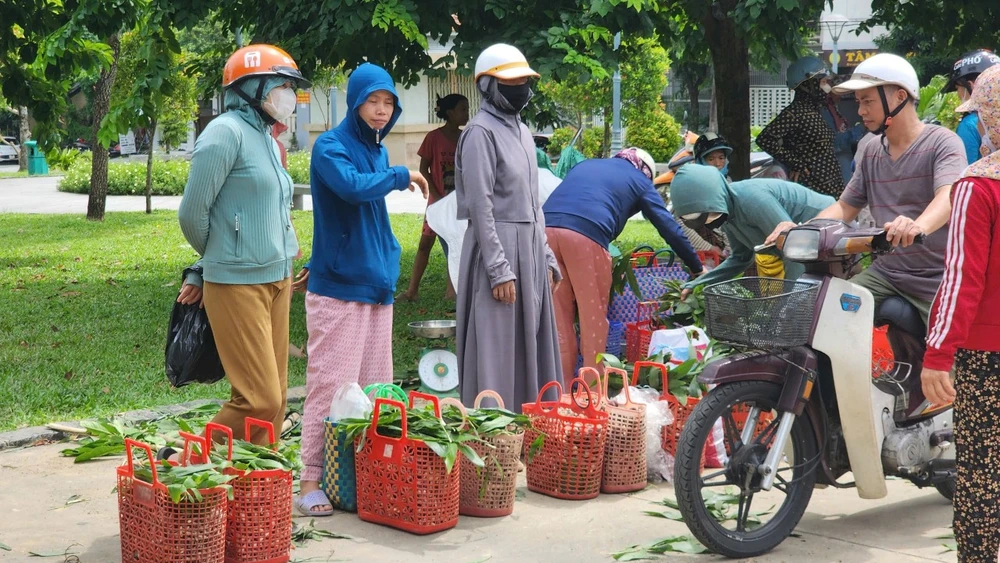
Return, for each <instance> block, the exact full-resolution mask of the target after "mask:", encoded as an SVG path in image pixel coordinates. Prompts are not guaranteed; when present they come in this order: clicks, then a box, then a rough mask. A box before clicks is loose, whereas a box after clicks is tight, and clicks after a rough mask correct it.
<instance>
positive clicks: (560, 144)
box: [546, 127, 576, 155]
mask: <svg viewBox="0 0 1000 563" xmlns="http://www.w3.org/2000/svg"><path fill="white" fill-rule="evenodd" d="M574 135H576V129H574V128H572V127H560V128H558V129H556V130H555V131H553V132H552V136H551V137H549V146H548V147H546V150H548V152H549V154H553V155H557V154H560V153H561V152H562V151H563V149H565V148H566V146H567V145H569V142H570V141H572V140H573V136H574Z"/></svg>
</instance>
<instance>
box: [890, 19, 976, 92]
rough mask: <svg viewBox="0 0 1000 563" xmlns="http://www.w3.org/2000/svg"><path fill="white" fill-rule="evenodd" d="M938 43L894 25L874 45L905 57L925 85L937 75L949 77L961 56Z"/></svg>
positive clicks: (930, 37) (913, 30)
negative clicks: (956, 60)
mask: <svg viewBox="0 0 1000 563" xmlns="http://www.w3.org/2000/svg"><path fill="white" fill-rule="evenodd" d="M938 41H939V39H936V38H934V37H932V36H927V35H925V34H924V33H923V32H922V31H921V30H920V29H918V28H913V27H910V26H902V25H895V26H892V27H890V28H889V33H888V34H886V35H883V36H882V37H879V38H877V39H875V44H876V45H878V48H879V49H880V50H882V51H884V52H887V53H896V54H898V55H902V56H905V57H906V59H907V60H908V61H910V64H912V65H913V68H914V70H916V71H917V76H919V77H920V83H921V84H926V83H927V82H929V81H930V80H931V78H933V77H935V76H937V75H939V74H943V75H946V76H947V75H950V74H951V69H952V65H953V64H954V62H955V59H957V58H958V57H959V56H960V55H961V53H956V52H955V51H954V49H953V48H952V47H947V46H945V47H944V48H942V47H939V46H938Z"/></svg>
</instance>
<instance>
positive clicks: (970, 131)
mask: <svg viewBox="0 0 1000 563" xmlns="http://www.w3.org/2000/svg"><path fill="white" fill-rule="evenodd" d="M998 63H1000V57H998V56H996V55H994V54H993V52H992V51H989V50H988V49H980V50H978V51H972V52H971V53H966V54H964V55H962V58H961V59H958V60H957V61H955V66H954V68H953V69H952V71H951V79H950V80H949V81H948V84H946V85H945V87H944V89H943V90H942V92H951V91H952V90H956V91H958V97H959V98H961V99H962V101H963V102H968V101H969V98H971V97H972V88H973V87H974V86H975V84H976V79H977V78H979V75H980V73H982V72H983V71H984V70H986V69H988V68H990V67H991V66H993V65H995V64H998ZM978 124H979V115H978V114H977V112H974V111H969V112H964V115H963V116H962V120H961V121H959V122H958V128H957V129H955V133H956V134H957V135H958V137H959V138H960V139H962V143H963V144H964V145H965V156H966V158H968V159H969V164H972V163H973V162H975V161H977V160H979V150H980V145H981V144H982V139H983V138H982V135H980V134H979V128H978Z"/></svg>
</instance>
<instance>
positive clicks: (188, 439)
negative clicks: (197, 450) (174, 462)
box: [180, 430, 208, 465]
mask: <svg viewBox="0 0 1000 563" xmlns="http://www.w3.org/2000/svg"><path fill="white" fill-rule="evenodd" d="M180 435H181V438H184V450H183V451H182V452H181V465H188V464H190V463H197V462H198V461H200V462H201V463H208V440H206V439H205V437H204V436H195V435H194V434H192V433H190V432H184V431H183V430H182V431H181V432H180ZM192 442H193V443H195V444H198V445H199V446H201V455H200V456H195V455H194V448H192V447H191V443H192ZM196 460H197V461H196Z"/></svg>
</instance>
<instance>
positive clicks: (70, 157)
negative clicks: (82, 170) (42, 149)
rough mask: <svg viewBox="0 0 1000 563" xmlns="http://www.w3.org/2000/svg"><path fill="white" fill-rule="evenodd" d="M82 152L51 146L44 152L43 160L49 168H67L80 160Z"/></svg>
mask: <svg viewBox="0 0 1000 563" xmlns="http://www.w3.org/2000/svg"><path fill="white" fill-rule="evenodd" d="M81 157H82V153H81V152H80V151H78V150H76V149H60V148H53V149H52V150H50V151H49V152H47V153H45V160H46V161H47V162H48V164H49V168H53V169H58V170H67V171H68V170H69V169H70V168H72V167H73V164H75V163H76V161H78V160H81Z"/></svg>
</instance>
